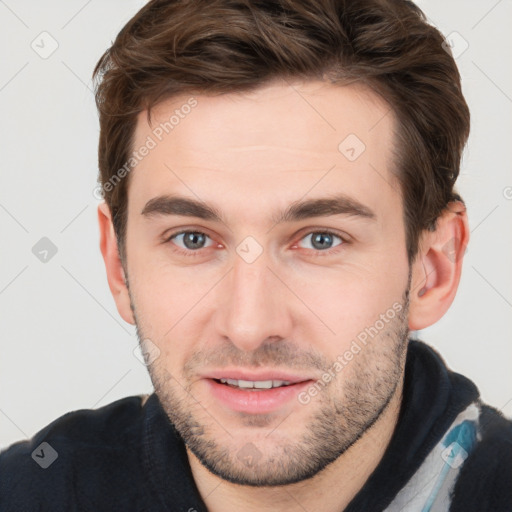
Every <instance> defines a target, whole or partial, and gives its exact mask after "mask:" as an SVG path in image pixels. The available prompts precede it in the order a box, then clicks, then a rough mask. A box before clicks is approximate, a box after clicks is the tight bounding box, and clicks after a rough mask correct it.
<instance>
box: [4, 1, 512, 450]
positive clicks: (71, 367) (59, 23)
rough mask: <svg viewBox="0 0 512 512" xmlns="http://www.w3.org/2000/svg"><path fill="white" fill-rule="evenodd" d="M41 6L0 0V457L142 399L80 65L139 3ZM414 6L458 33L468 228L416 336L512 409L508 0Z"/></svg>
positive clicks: (87, 68)
mask: <svg viewBox="0 0 512 512" xmlns="http://www.w3.org/2000/svg"><path fill="white" fill-rule="evenodd" d="M42 4H43V2H36V1H35V0H33V1H28V0H6V1H5V2H4V1H1V0H0V38H1V43H2V44H1V48H2V59H1V67H0V108H1V117H0V141H1V153H0V154H1V158H0V168H1V171H0V176H1V186H0V229H1V237H2V238H1V241H2V243H1V248H0V312H1V313H0V314H1V321H0V448H2V447H5V446H7V445H8V444H10V443H12V442H14V441H16V440H19V439H22V438H24V437H30V436H32V435H33V434H34V433H35V432H37V431H38V430H39V429H41V428H42V427H44V426H45V425H46V424H48V423H49V422H51V421H53V420H54V419H55V418H57V417H58V416H60V415H62V414H64V413H66V412H68V411H71V410H76V409H81V408H96V407H101V406H102V405H106V404H108V403H110V402H112V401H114V400H116V399H118V398H122V397H125V396H129V395H134V394H140V393H149V392H151V391H152V385H151V381H150V379H149V377H148V375H147V372H146V368H145V367H144V366H143V365H142V364H141V363H140V362H139V360H138V359H137V358H136V357H135V356H134V349H135V348H136V346H137V339H136V336H135V330H134V328H133V327H132V326H130V325H128V324H125V323H124V321H123V320H122V319H121V318H120V316H119V315H118V313H117V310H116V308H115V305H114V301H113V299H112V297H111V295H110V291H109V289H108V286H107V281H106V277H105V270H104V267H103V261H102V259H101V255H100V252H99V248H98V228H97V220H96V207H97V205H98V200H97V199H96V198H95V197H94V196H93V193H92V191H93V189H94V187H95V184H96V176H97V160H96V158H97V142H98V121H97V114H96V108H95V104H94V98H93V93H92V84H91V75H92V71H93V68H94V65H95V64H96V62H97V60H98V59H99V57H100V56H101V54H102V53H103V51H104V50H105V49H106V48H107V47H108V46H110V44H111V41H112V40H113V39H114V38H115V36H116V34H117V33H118V32H119V30H120V29H121V28H122V27H123V25H124V24H125V23H126V22H127V21H128V20H129V19H130V18H131V17H132V16H133V15H134V14H135V12H136V11H137V10H138V9H139V8H140V7H141V6H142V5H143V2H142V1H140V0H139V1H135V0H129V1H127V0H109V1H104V0H102V1H100V0H89V1H85V0H72V1H71V0H66V1H64V0H53V1H46V2H44V7H43V5H42ZM419 5H420V7H422V8H423V9H424V11H425V13H426V14H427V16H428V17H429V19H430V20H431V22H432V23H434V24H435V25H436V26H437V27H438V28H439V29H440V30H441V31H442V32H443V33H444V34H445V35H448V34H451V33H452V32H453V31H456V32H458V33H459V34H460V36H461V37H462V38H463V39H461V37H459V36H451V39H450V38H449V39H450V40H452V41H455V43H456V44H455V51H456V52H458V51H460V50H462V49H463V48H464V46H463V45H464V44H465V43H464V41H466V42H467V44H469V47H468V48H467V49H466V51H464V53H462V54H461V55H460V56H459V57H458V58H457V63H458V65H459V69H460V71H461V73H462V76H463V90H464V94H465V96H466V99H467V101H468V104H469V106H470V109H471V114H472V131H471V136H470V140H469V144H468V147H467V150H466V152H465V155H464V160H463V166H462V173H461V176H460V178H459V182H458V189H459V191H460V192H461V194H462V196H463V197H464V198H465V200H466V202H467V204H468V212H469V221H470V226H471V230H472V239H471V242H470V245H469V248H468V251H467V254H466V259H465V263H464V271H463V277H462V282H461V284H460V289H459V292H458V295H457V297H456V299H455V302H454V304H453V306H452V308H451V309H450V311H449V312H448V314H447V315H446V316H445V317H444V318H443V319H442V320H441V321H440V322H439V323H438V324H436V325H435V326H433V327H431V328H429V329H427V330H425V331H422V332H421V333H419V337H420V338H421V339H423V340H424V341H427V342H428V343H430V344H431V345H433V346H434V347H436V348H437V349H439V351H440V352H441V354H442V355H443V357H444V358H445V359H446V361H447V363H448V364H449V366H451V367H452V368H453V369H455V370H456V371H458V372H460V373H463V374H465V375H467V376H468V377H470V378H471V379H473V380H474V381H475V382H476V383H477V385H478V386H479V388H480V391H481V394H482V396H483V398H484V400H486V401H487V402H488V403H490V404H492V405H494V406H496V407H498V408H499V409H502V410H504V411H505V412H506V414H507V415H509V416H510V415H512V372H511V363H512V339H511V335H510V332H511V327H512V314H511V313H512V265H511V261H512V259H511V254H512V229H510V226H511V218H512V199H511V198H512V189H511V188H510V187H512V173H511V172H510V162H511V160H512V159H511V156H512V155H511V146H512V138H511V134H512V127H511V124H512V123H511V121H512V116H511V111H512V71H511V69H512V68H511V66H510V62H512V55H511V53H512V44H511V36H510V32H511V31H510V20H511V19H512V3H511V1H510V0H501V1H498V0H492V1H491V0H479V1H468V0H464V1H462V0H458V1H454V0H450V2H446V1H444V0H435V1H426V0H424V1H421V2H419ZM44 31H46V32H48V33H49V34H50V35H51V38H53V39H54V40H56V41H57V43H58V48H57V49H56V50H55V52H54V53H53V54H52V55H50V56H49V57H48V58H46V59H43V58H41V57H40V56H39V55H38V54H37V53H36V52H35V51H34V50H33V49H32V47H31V43H32V41H34V40H35V43H34V44H36V43H37V44H39V45H40V46H42V43H41V42H40V41H41V37H46V38H47V39H46V40H45V41H46V42H45V46H44V47H45V48H46V50H47V51H48V50H49V49H50V48H51V46H50V44H51V39H49V38H48V36H40V34H41V33H42V32H44ZM454 37H456V38H457V39H455V38H454ZM457 41H458V42H457ZM507 187H509V188H507ZM507 191H508V194H507ZM42 237H48V238H49V239H50V240H51V241H52V242H53V243H54V244H55V245H56V247H57V253H56V255H55V256H54V257H53V258H51V259H50V260H49V261H48V262H46V263H43V262H41V261H39V259H37V258H36V256H35V255H34V254H33V253H32V247H33V246H34V245H35V244H36V242H38V241H39V240H40V239H41V238H42Z"/></svg>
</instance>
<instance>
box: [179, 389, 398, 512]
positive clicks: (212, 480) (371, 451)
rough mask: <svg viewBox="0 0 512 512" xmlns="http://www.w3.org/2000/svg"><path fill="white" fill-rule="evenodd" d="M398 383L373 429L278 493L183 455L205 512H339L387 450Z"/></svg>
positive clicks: (393, 426)
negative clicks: (314, 472)
mask: <svg viewBox="0 0 512 512" xmlns="http://www.w3.org/2000/svg"><path fill="white" fill-rule="evenodd" d="M402 389H403V379H402V380H401V381H400V383H399V385H398V386H397V389H396V390H395V393H394V395H393V397H392V399H391V401H390V402H389V404H388V406H387V407H386V409H385V410H384V411H383V413H382V414H381V415H380V417H379V419H378V420H377V421H376V422H375V424H374V425H373V426H372V427H371V428H370V429H368V430H367V431H366V432H365V433H364V434H363V436H361V438H360V439H359V440H358V441H357V442H356V443H354V444H353V445H352V446H351V447H350V448H349V449H348V450H347V451H346V452H345V453H343V454H342V455H341V456H340V457H338V459H336V461H334V462H333V463H332V464H330V465H329V466H327V467H326V468H325V469H324V470H323V471H321V472H320V473H318V474H317V475H315V476H314V477H313V478H310V479H308V480H304V481H302V482H298V483H295V484H291V485H285V486H280V487H251V486H245V485H236V484H233V483H231V482H227V481H225V480H223V479H222V478H220V477H218V476H216V475H214V474H212V473H210V472H209V471H208V470H207V469H206V468H205V467H204V466H203V465H202V464H201V463H200V462H199V460H198V459H197V458H196V456H195V455H194V454H192V453H191V452H190V451H189V450H188V449H187V453H188V458H189V461H190V466H191V469H192V474H193V476H194V480H195V483H196V485H197V488H198V490H199V493H200V495H201V498H202V499H203V501H204V503H205V504H206V507H207V508H208V510H209V512H232V511H233V512H234V511H239V510H244V511H246V512H253V511H258V512H266V511H272V512H281V511H283V512H284V511H286V512H295V511H297V512H304V510H316V511H317V512H339V511H340V510H344V509H345V507H346V506H347V505H348V504H349V503H350V501H351V500H352V499H353V498H354V496H355V495H356V494H357V493H358V492H359V490H360V489H361V488H362V487H363V485H364V484H365V482H366V480H367V479H368V477H369V476H370V475H371V474H372V472H373V471H374V470H375V468H376V467H377V465H378V464H379V462H380V461H381V459H382V457H383V455H384V452H385V451H386V448H387V447H388V445H389V442H390V440H391V437H392V436H393V432H394V430H395V426H396V423H397V420H398V415H399V412H400V405H401V401H402Z"/></svg>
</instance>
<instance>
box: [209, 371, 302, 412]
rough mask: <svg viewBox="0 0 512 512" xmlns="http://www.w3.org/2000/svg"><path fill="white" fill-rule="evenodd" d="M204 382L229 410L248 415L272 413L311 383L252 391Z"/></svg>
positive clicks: (212, 381)
mask: <svg viewBox="0 0 512 512" xmlns="http://www.w3.org/2000/svg"><path fill="white" fill-rule="evenodd" d="M206 382H207V383H208V384H209V386H210V390H211V393H212V394H213V396H215V397H216V398H217V399H218V400H219V401H221V402H222V403H223V404H225V405H227V406H228V407H229V408H230V409H231V410H233V411H237V412H246V413H250V414H265V413H269V412H274V411H276V410H278V409H280V408H281V407H283V406H284V405H286V404H287V403H288V402H290V400H292V399H293V398H296V397H297V395H298V394H299V393H300V392H301V391H302V390H303V389H305V388H306V387H308V386H309V385H310V384H311V383H312V381H310V380H308V381H304V382H299V383H297V384H290V385H289V386H282V387H280V388H271V389H262V390H258V391H253V390H244V389H237V388H234V387H231V386H228V385H227V384H221V383H220V382H217V381H215V380H213V379H206Z"/></svg>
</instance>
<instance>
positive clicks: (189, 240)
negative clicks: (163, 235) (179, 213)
mask: <svg viewBox="0 0 512 512" xmlns="http://www.w3.org/2000/svg"><path fill="white" fill-rule="evenodd" d="M206 239H210V241H211V243H210V245H208V246H207V245H205V242H206ZM167 240H168V241H169V242H170V241H171V240H172V241H173V243H174V244H175V245H177V246H178V248H180V249H182V250H183V251H184V252H190V251H193V252H196V251H197V250H199V249H205V248H206V247H210V246H211V245H212V244H213V240H211V238H210V237H209V236H208V235H207V234H205V233H202V232H201V231H180V232H178V233H174V234H173V235H171V236H170V237H169V238H168V239H167ZM180 241H181V243H182V244H183V246H181V245H180V243H179V242H180Z"/></svg>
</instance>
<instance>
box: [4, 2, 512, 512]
mask: <svg viewBox="0 0 512 512" xmlns="http://www.w3.org/2000/svg"><path fill="white" fill-rule="evenodd" d="M442 43H443V37H442V35H441V34H440V33H439V32H438V31H437V30H436V29H434V28H433V27H431V26H429V25H428V24H427V23H426V21H425V18H424V16H423V15H422V13H421V11H420V10H419V9H418V8H417V7H416V6H414V5H413V4H412V3H410V2H407V1H404V0H387V1H378V0H373V1H370V0H368V1H361V0H346V1H342V0H322V1H318V0H301V1H298V0H294V1H293V2H292V1H289V0H279V1H278V0H274V1H271V2H251V1H249V0H247V1H244V2H240V3H235V2H230V1H228V0H210V1H208V2H206V1H204V0H195V1H192V0H190V1H182V2H176V1H169V0H167V1H163V0H157V1H155V0H153V1H151V2H149V3H148V4H147V5H146V6H145V7H144V8H143V9H141V10H140V11H139V13H137V14H136V16H135V17H134V18H133V19H132V20H130V21H129V22H128V24H127V25H126V26H125V27H124V28H123V29H122V31H121V32H120V34H119V35H118V37H117V39H116V41H115V42H114V44H113V46H112V47H111V48H110V49H109V50H108V51H107V52H106V53H105V54H104V55H103V57H102V58H101V60H100V61H99V63H98V65H97V67H96V69H95V76H96V78H97V79H98V85H97V91H96V95H97V96H96V98H97V104H98V109H99V115H100V126H101V132H100V144H99V167H100V181H101V190H102V193H103V195H104V198H105V202H104V203H102V204H101V205H100V206H99V208H98V216H99V225H100V232H101V242H100V247H101V252H102V254H103V257H104V260H105V265H106V270H107V278H108V282H109V286H110V289H111V291H112V294H113V297H114V300H115V302H116V305H117V308H118V311H119V313H120V315H121V316H122V317H123V319H124V320H126V321H127V322H129V323H131V324H134V325H136V328H137V333H138V336H139V340H140V343H141V347H142V350H143V353H144V355H145V358H146V363H147V365H148V369H149V372H150V375H151V379H152V382H153V384H154V387H155V393H154V394H152V395H151V396H149V397H148V396H137V397H128V398H125V399H123V400H120V401H117V402H115V403H112V404H110V405H108V406H106V407H103V408H101V409H99V410H82V411H75V412H71V413H69V414H67V415H65V416H63V417H62V418H59V419H57V420H56V421H54V422H53V423H52V424H50V425H48V426H47V427H46V428H44V429H43V430H41V431H40V432H39V433H37V434H36V435H35V436H34V437H33V438H32V439H31V440H29V441H24V442H20V443H17V444H15V445H13V446H11V447H10V448H9V449H8V450H6V451H5V452H4V453H2V454H1V456H0V510H2V511H11V510H95V511H96V510H123V511H128V510H137V511H142V510H148V511H149V510H151V511H153V510H155V511H156V510H172V511H189V512H190V511H194V510H195V511H206V510H208V511H211V512H217V511H223V512H230V511H235V510H237V511H238V510H244V511H253V510H258V511H270V510H271V511H281V510H282V511H284V510H286V511H295V510H297V511H299V510H318V511H325V512H334V511H341V510H345V511H356V510H358V511H359V510H364V511H377V510H388V511H398V510H411V511H416V510H418V511H420V510H425V511H426V510H429V511H434V510H450V511H459V510H464V511H471V510H479V511H482V510H493V511H495V510H512V492H511V486H510V478H511V477H512V463H511V461H512V458H511V455H512V448H511V445H512V441H511V439H512V435H511V434H512V426H511V423H510V421H508V420H506V419H505V418H503V417H502V415H501V414H500V413H499V412H498V411H497V410H495V409H493V408H491V407H489V406H487V405H485V404H483V403H482V402H481V400H480V399H479V394H478V390H477V388H476V386H475V385H474V384H473V383H472V382H471V381H470V380H468V379H467V378H465V377H463V376H462V375H459V374H457V373H454V372H452V371H450V370H449V369H448V368H447V367H446V366H445V364H444V362H443V360H442V358H441V357H440V356H439V355H438V354H437V353H436V352H435V351H434V350H432V349H431V348H430V347H428V346H427V345H426V344H424V343H422V342H419V341H415V340H412V339H410V331H411V330H412V331H414V330H420V329H424V328H426V327H427V326H429V325H432V324H433V323H435V322H436V321H438V320H439V319H440V318H441V317H442V316H443V315H444V314H445V313H446V311H447V310H448V308H449V307H450V305H451V303H452V301H453V299H454V296H455V293H456V290H457V287H458V283H459V279H460V274H461V269H462V259H463V254H464V250H465V248H466V246H467V243H468V240H469V229H468V221H467V216H466V211H465V207H464V203H463V202H462V199H461V198H460V197H459V196H458V195H457V193H456V192H455V190H454V183H455V181H456V178H457V175H458V172H459V165H460V158H461V153H462V150H463V147H464V145H465V143H466V140H467V137H468V133H469V112H468V108H467V105H466V103H465V101H464V98H463V96H462V93H461V88H460V76H459V74H458V71H457V68H456V65H455V63H454V60H453V58H452V56H451V55H449V54H448V53H447V52H446V51H445V50H444V48H443V44H442ZM37 459H39V460H37ZM45 460H46V461H48V462H44V461H45ZM50 460H52V462H49V461H50ZM45 466H46V467H45ZM42 468H43V469H42Z"/></svg>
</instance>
